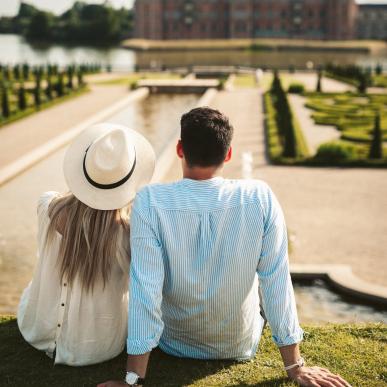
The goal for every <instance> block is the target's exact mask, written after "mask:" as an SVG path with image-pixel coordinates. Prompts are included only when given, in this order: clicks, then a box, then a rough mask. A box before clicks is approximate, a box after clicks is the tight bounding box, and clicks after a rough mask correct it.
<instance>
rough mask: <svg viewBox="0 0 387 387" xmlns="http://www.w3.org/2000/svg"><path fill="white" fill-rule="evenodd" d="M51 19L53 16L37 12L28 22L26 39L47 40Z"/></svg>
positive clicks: (49, 35) (49, 33) (49, 34)
mask: <svg viewBox="0 0 387 387" xmlns="http://www.w3.org/2000/svg"><path fill="white" fill-rule="evenodd" d="M52 19H53V16H52V15H50V14H49V13H48V12H42V11H39V12H37V13H36V14H35V15H34V16H32V18H31V20H30V23H29V26H28V30H27V37H28V38H31V39H39V40H49V39H50V37H51V32H52V31H51V29H52Z"/></svg>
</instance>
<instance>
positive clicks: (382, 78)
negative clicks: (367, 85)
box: [372, 74, 387, 87]
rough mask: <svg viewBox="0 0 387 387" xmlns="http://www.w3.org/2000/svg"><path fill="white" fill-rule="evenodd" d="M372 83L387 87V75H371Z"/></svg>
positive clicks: (376, 85)
mask: <svg viewBox="0 0 387 387" xmlns="http://www.w3.org/2000/svg"><path fill="white" fill-rule="evenodd" d="M372 85H373V86H375V87H387V75H386V74H383V75H374V76H373V77H372Z"/></svg>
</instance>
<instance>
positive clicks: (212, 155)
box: [178, 107, 233, 168]
mask: <svg viewBox="0 0 387 387" xmlns="http://www.w3.org/2000/svg"><path fill="white" fill-rule="evenodd" d="M180 124H181V143H180V144H181V151H182V153H183V154H184V159H185V162H186V164H187V166H188V167H191V168H192V167H218V166H221V165H222V164H223V163H224V161H227V159H228V158H230V157H231V151H230V146H231V140H232V135H233V127H232V126H231V124H230V122H229V120H228V118H227V117H226V116H225V115H223V114H222V113H220V112H219V111H217V110H214V109H210V108H208V107H201V108H196V109H193V110H191V111H190V112H188V113H186V114H184V115H183V117H182V118H181V122H180ZM178 152H179V148H178ZM180 156H182V155H180Z"/></svg>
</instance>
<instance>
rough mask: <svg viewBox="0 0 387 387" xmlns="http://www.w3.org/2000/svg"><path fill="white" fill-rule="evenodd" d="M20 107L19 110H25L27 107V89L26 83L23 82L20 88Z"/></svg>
mask: <svg viewBox="0 0 387 387" xmlns="http://www.w3.org/2000/svg"><path fill="white" fill-rule="evenodd" d="M17 102H18V107H19V110H25V109H26V107H27V99H26V90H25V88H24V84H21V85H20V87H19V90H18V100H17Z"/></svg>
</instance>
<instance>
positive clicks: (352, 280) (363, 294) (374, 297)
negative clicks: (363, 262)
mask: <svg viewBox="0 0 387 387" xmlns="http://www.w3.org/2000/svg"><path fill="white" fill-rule="evenodd" d="M290 274H291V276H292V279H293V280H313V279H323V280H326V281H327V282H328V283H329V284H330V285H332V287H334V288H335V289H336V290H337V291H338V292H339V293H342V294H345V295H347V296H351V297H353V298H354V299H357V300H361V301H363V302H367V303H372V304H376V305H379V306H382V307H384V308H386V307H387V287H384V286H379V285H374V284H371V283H369V282H366V281H364V280H362V279H360V278H359V277H357V276H355V275H354V274H353V272H352V269H351V267H350V266H348V265H327V264H321V265H320V264H313V265H307V264H306V265H302V264H293V265H292V264H291V265H290Z"/></svg>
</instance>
